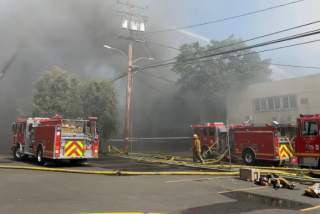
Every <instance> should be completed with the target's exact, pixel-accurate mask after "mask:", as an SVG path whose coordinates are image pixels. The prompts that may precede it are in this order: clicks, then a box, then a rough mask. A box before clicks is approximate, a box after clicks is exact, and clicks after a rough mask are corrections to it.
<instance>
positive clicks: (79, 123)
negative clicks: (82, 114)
mask: <svg viewBox="0 0 320 214" xmlns="http://www.w3.org/2000/svg"><path fill="white" fill-rule="evenodd" d="M87 122H88V121H86V120H63V121H62V130H61V132H62V133H76V134H80V133H84V134H87V135H91V133H90V132H91V130H90V127H88V126H87Z"/></svg>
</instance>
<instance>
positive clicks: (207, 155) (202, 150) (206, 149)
mask: <svg viewBox="0 0 320 214" xmlns="http://www.w3.org/2000/svg"><path fill="white" fill-rule="evenodd" d="M206 151H208V147H206V146H202V147H201V156H202V158H203V159H209V158H210V157H211V155H210V151H208V152H207V153H206V154H205V152H206Z"/></svg>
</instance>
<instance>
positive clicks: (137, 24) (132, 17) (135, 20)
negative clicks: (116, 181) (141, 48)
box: [117, 1, 147, 154]
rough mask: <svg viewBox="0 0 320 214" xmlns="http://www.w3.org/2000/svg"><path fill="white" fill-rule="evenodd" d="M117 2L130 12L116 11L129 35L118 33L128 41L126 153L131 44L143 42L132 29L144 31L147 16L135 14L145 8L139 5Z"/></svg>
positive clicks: (126, 143) (124, 150) (126, 123)
mask: <svg viewBox="0 0 320 214" xmlns="http://www.w3.org/2000/svg"><path fill="white" fill-rule="evenodd" d="M118 4H122V5H125V6H127V8H128V9H129V10H130V12H125V11H117V12H119V13H122V14H123V21H122V28H124V29H128V30H129V31H130V35H128V36H126V35H120V36H119V38H121V39H125V40H127V41H129V51H128V59H129V63H128V79H127V94H126V112H125V122H124V146H123V153H124V154H128V151H129V128H130V101H131V82H132V73H131V72H132V69H133V68H134V67H133V66H132V46H133V44H134V43H136V42H140V43H144V42H145V41H144V40H143V39H140V38H137V37H134V36H133V32H134V31H142V32H143V31H145V22H146V21H147V17H145V16H141V15H137V14H135V11H136V10H138V9H145V10H146V9H147V8H143V7H139V6H136V5H131V4H129V1H127V2H126V3H124V2H120V1H118Z"/></svg>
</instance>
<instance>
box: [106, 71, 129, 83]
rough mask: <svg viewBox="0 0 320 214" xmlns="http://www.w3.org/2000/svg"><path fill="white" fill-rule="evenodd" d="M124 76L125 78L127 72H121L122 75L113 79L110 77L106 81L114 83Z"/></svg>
mask: <svg viewBox="0 0 320 214" xmlns="http://www.w3.org/2000/svg"><path fill="white" fill-rule="evenodd" d="M124 76H127V72H123V73H121V74H118V75H116V76H114V77H111V78H110V79H108V81H109V82H114V81H116V80H118V79H120V78H122V77H124Z"/></svg>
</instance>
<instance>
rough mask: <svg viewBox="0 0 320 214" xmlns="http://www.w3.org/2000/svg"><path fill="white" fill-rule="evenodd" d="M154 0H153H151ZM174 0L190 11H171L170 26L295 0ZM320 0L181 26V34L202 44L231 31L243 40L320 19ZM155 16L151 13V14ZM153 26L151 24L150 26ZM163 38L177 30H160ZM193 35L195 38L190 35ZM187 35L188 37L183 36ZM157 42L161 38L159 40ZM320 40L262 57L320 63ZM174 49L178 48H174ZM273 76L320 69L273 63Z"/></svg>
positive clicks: (163, 0)
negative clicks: (179, 14)
mask: <svg viewBox="0 0 320 214" xmlns="http://www.w3.org/2000/svg"><path fill="white" fill-rule="evenodd" d="M150 1H151V0H150ZM174 1H175V2H183V4H181V6H180V8H176V9H177V10H179V11H184V12H185V13H188V14H187V15H185V14H184V15H185V16H180V18H179V17H177V16H176V15H174V14H168V17H170V15H172V16H173V17H172V19H171V22H170V24H169V26H167V28H166V29H168V28H176V27H183V26H188V25H193V24H199V23H204V22H209V21H214V20H218V19H223V18H228V17H232V16H236V15H241V14H245V13H249V12H253V11H257V10H261V9H266V8H269V7H274V6H277V5H281V4H286V3H289V2H293V1H295V0H198V1H195V0H174ZM169 2H172V1H170V0H159V1H157V2H155V3H154V4H153V5H152V8H150V10H153V9H155V7H157V6H160V5H167V6H168V7H170V6H169V5H170V3H169ZM319 6H320V1H317V0H304V1H302V2H298V3H295V4H291V5H287V6H283V7H280V8H276V9H272V10H268V11H264V12H259V13H256V14H253V15H248V16H245V17H240V18H235V19H232V20H227V21H222V22H218V23H213V24H208V25H204V26H199V27H193V28H187V29H182V30H179V31H178V32H180V33H181V34H183V35H185V36H188V37H190V38H189V39H188V40H189V41H190V40H193V41H199V42H201V43H202V44H207V43H208V42H209V41H210V39H215V40H222V39H226V38H227V37H228V36H230V35H231V34H234V36H235V37H237V38H242V39H244V40H246V39H250V38H254V37H257V36H261V35H265V34H269V33H273V32H276V31H280V30H284V29H287V28H291V27H295V26H299V25H303V24H307V23H310V22H314V21H318V20H320V19H319V16H318V14H319V10H318V9H319ZM150 19H152V16H151V17H150ZM319 27H320V24H319V23H317V24H314V25H311V26H308V27H303V28H300V29H295V30H292V31H288V32H285V33H281V34H277V35H273V36H269V37H265V38H261V39H257V40H253V41H250V42H248V43H247V44H249V45H252V44H257V43H260V42H265V41H269V40H272V39H277V38H282V37H285V36H290V35H294V34H298V33H303V32H306V31H310V30H315V29H317V28H319ZM150 28H151V27H150ZM159 34H161V35H162V36H163V37H164V38H165V37H170V36H171V35H174V34H176V32H165V33H159ZM191 38H192V39H191ZM184 39H186V38H184ZM316 39H320V36H319V35H314V36H309V37H307V38H302V39H297V40H294V41H288V42H283V43H281V44H280V43H279V44H275V45H269V46H265V47H261V48H256V49H255V50H257V51H259V50H265V49H269V48H274V47H280V46H285V45H291V44H296V43H301V42H306V41H310V40H316ZM157 42H158V43H161V44H165V42H161V39H159V40H157ZM170 43H171V45H172V46H175V47H178V46H179V45H180V44H181V41H174V42H170ZM319 47H320V42H317V43H311V44H307V45H302V46H297V47H291V48H286V49H282V50H276V51H270V52H265V53H261V57H262V58H270V59H272V62H273V63H278V64H279V63H280V64H292V65H302V66H320V62H319V60H318V50H319ZM172 52H175V51H174V50H172ZM272 68H273V71H274V74H273V76H272V78H273V79H274V80H278V79H285V78H292V77H296V76H304V75H310V74H315V73H319V70H317V69H303V68H291V67H283V66H272Z"/></svg>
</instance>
